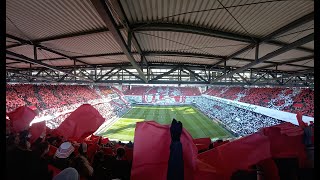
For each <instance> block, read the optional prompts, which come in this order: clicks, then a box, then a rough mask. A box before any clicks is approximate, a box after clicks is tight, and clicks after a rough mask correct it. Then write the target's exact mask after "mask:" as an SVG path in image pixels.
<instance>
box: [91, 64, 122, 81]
mask: <svg viewBox="0 0 320 180" xmlns="http://www.w3.org/2000/svg"><path fill="white" fill-rule="evenodd" d="M115 69H117V68H116V67H114V68H112V69H111V70H110V71H108V72H107V73H105V74H104V75H102V76H100V77H99V78H98V79H97V80H96V81H95V82H99V81H100V80H101V79H102V78H104V77H106V76H108V75H109V74H110V73H111V72H112V71H114V70H115Z"/></svg>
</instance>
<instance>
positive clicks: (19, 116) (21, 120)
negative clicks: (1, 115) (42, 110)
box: [7, 106, 36, 132]
mask: <svg viewBox="0 0 320 180" xmlns="http://www.w3.org/2000/svg"><path fill="white" fill-rule="evenodd" d="M7 116H8V117H9V118H10V121H11V126H12V129H13V131H15V132H20V131H23V130H25V129H27V128H28V127H29V125H30V122H31V121H32V120H33V119H34V118H35V117H36V113H35V112H34V111H33V110H32V109H30V108H28V107H26V106H21V107H18V108H17V109H16V110H14V111H12V112H10V113H8V114H7Z"/></svg>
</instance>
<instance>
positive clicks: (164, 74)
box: [150, 66, 180, 83]
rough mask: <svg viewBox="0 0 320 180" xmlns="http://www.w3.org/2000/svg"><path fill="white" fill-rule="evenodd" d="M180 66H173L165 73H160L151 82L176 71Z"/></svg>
mask: <svg viewBox="0 0 320 180" xmlns="http://www.w3.org/2000/svg"><path fill="white" fill-rule="evenodd" d="M179 68H180V66H176V67H174V68H172V69H171V70H170V71H167V72H165V73H163V74H160V75H158V76H156V77H155V78H153V79H151V80H150V83H151V82H153V81H156V80H158V79H161V78H163V77H164V76H167V75H169V74H171V73H173V72H174V71H176V70H177V69H179Z"/></svg>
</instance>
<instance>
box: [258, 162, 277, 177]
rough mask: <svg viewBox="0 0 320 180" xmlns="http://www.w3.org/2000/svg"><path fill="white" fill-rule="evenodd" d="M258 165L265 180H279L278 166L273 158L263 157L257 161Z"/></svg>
mask: <svg viewBox="0 0 320 180" xmlns="http://www.w3.org/2000/svg"><path fill="white" fill-rule="evenodd" d="M259 166H260V167H261V170H262V171H263V172H264V179H265V180H280V176H279V172H278V167H277V165H276V163H275V162H274V161H273V159H271V158H269V159H265V160H263V161H261V162H259Z"/></svg>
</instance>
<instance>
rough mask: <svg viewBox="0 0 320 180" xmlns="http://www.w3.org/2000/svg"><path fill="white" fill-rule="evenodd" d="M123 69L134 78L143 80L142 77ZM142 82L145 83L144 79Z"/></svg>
mask: <svg viewBox="0 0 320 180" xmlns="http://www.w3.org/2000/svg"><path fill="white" fill-rule="evenodd" d="M121 69H122V70H124V71H125V72H127V73H128V74H130V75H131V76H134V77H136V78H138V79H141V77H140V76H138V75H136V74H133V73H132V72H130V71H128V70H127V69H125V68H121ZM141 80H142V81H143V79H141Z"/></svg>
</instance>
